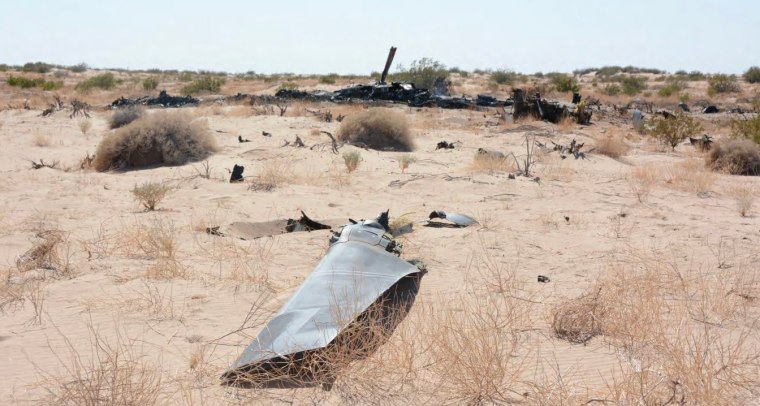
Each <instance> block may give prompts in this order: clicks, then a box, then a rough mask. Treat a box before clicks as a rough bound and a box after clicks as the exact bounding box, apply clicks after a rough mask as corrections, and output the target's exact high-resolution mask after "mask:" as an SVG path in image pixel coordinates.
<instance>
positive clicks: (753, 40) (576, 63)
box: [0, 0, 760, 74]
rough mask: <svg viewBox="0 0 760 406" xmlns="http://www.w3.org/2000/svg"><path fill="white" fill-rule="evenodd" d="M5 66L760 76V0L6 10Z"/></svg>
mask: <svg viewBox="0 0 760 406" xmlns="http://www.w3.org/2000/svg"><path fill="white" fill-rule="evenodd" d="M3 3H4V4H3V5H2V6H1V7H0V63H7V64H22V63H25V62H30V61H45V62H52V63H58V64H65V65H70V64H76V63H80V62H85V63H87V64H89V65H90V66H93V67H101V68H103V67H121V68H130V69H147V68H162V69H171V68H174V69H191V70H197V69H206V70H223V71H227V72H245V71H249V70H253V71H256V72H262V73H272V72H294V73H328V72H337V73H365V74H366V73H369V72H370V71H372V70H376V71H379V70H382V67H383V64H384V62H385V56H386V53H387V51H388V48H389V47H390V46H391V45H395V46H397V47H398V49H399V50H398V53H397V54H396V62H395V63H394V67H395V66H396V65H397V64H398V63H403V64H405V65H408V64H409V62H411V61H412V60H415V59H419V58H421V57H431V58H434V59H437V60H439V61H441V62H442V63H444V64H446V65H447V66H458V67H460V68H463V69H467V70H472V69H475V68H497V69H498V68H506V69H513V70H516V71H519V72H526V73H532V72H536V71H543V72H548V71H566V72H567V71H571V70H573V69H575V68H583V67H592V66H601V65H636V66H642V67H653V68H660V69H665V70H668V71H675V70H678V69H685V70H695V69H696V70H701V71H706V72H726V73H741V72H743V71H744V70H746V69H747V68H748V67H750V66H753V65H760V1H758V0H733V1H732V0H710V1H706V0H704V1H703V0H693V1H687V0H659V1H656V0H652V1H650V0H643V1H625V2H623V1H612V0H607V1H604V0H576V1H570V0H565V1H559V0H544V1H507V0H502V1H446V0H444V1H440V0H439V1H432V0H422V1H412V0H409V1H401V0H376V1H364V0H355V1H348V0H345V1H342V0H321V1H295V0H290V1H288V0H266V1H261V2H259V1H254V0H251V1H242V0H239V1H234V0H216V1H195V0H184V1H174V0H167V1H162V0H154V1H143V0H126V1H125V0H122V1H118V2H117V1H110V0H101V1H94V0H57V1H49V0H45V1H43V0H4V1H3Z"/></svg>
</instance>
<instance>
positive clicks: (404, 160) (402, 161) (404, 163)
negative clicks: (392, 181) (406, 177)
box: [398, 154, 417, 173]
mask: <svg viewBox="0 0 760 406" xmlns="http://www.w3.org/2000/svg"><path fill="white" fill-rule="evenodd" d="M415 162H417V158H415V157H414V156H413V155H411V154H406V155H402V156H401V158H399V159H398V167H399V168H401V173H405V172H406V170H407V168H409V165H411V164H413V163H415Z"/></svg>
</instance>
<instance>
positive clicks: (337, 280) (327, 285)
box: [221, 212, 425, 390]
mask: <svg viewBox="0 0 760 406" xmlns="http://www.w3.org/2000/svg"><path fill="white" fill-rule="evenodd" d="M383 217H384V218H385V221H383ZM387 219H388V217H387V212H385V213H383V214H382V215H381V216H380V217H378V218H377V219H375V220H368V221H360V222H357V223H355V224H350V225H346V226H344V227H343V228H342V229H341V231H340V232H339V233H335V235H334V236H333V237H332V238H331V244H330V248H329V249H328V250H327V253H326V254H325V256H324V257H323V258H322V260H321V261H320V262H319V264H317V266H316V267H315V269H314V271H313V272H312V273H311V274H310V275H309V277H308V278H307V279H306V280H305V281H304V282H303V284H302V285H301V287H300V288H299V289H298V291H297V292H296V293H295V294H294V295H293V297H291V299H290V300H289V301H288V302H287V303H286V304H285V305H284V306H283V307H282V308H281V309H280V311H278V312H277V314H276V315H275V316H274V317H273V318H272V319H271V320H270V321H269V323H267V325H266V326H265V327H264V328H263V329H262V330H261V331H260V332H259V334H258V335H257V336H256V338H255V339H254V340H253V342H252V343H251V344H250V345H249V346H248V348H246V349H245V351H243V353H242V354H241V355H240V357H239V358H238V359H237V360H236V361H235V362H234V363H233V364H232V365H231V366H230V368H229V369H228V370H227V371H225V372H224V374H222V376H221V381H222V384H224V385H229V386H238V387H280V388H282V387H286V388H298V387H310V386H317V385H322V387H323V388H324V389H328V390H329V389H330V388H331V387H332V384H333V382H334V381H335V380H336V378H337V374H338V373H339V372H340V369H341V368H343V367H345V366H347V365H348V363H350V362H351V361H354V360H358V359H362V358H366V357H368V356H369V355H371V354H372V353H373V352H374V351H375V350H377V348H379V346H380V345H382V344H383V343H384V342H385V341H386V340H387V338H388V337H390V335H391V334H392V333H393V331H394V330H395V328H396V326H397V325H398V323H399V322H400V321H401V320H402V319H403V317H404V316H405V315H406V313H407V312H408V311H409V310H410V309H411V306H412V305H413V303H414V299H415V297H416V294H417V292H418V291H419V284H420V281H421V278H422V275H424V273H425V271H424V268H422V267H419V266H415V265H414V264H412V263H410V262H407V261H405V260H403V259H401V258H399V257H398V254H399V253H400V247H399V245H397V244H396V242H395V241H394V240H393V238H392V237H391V236H390V234H388V232H387V231H388V229H387ZM394 316H395V317H394ZM378 327H381V328H379V329H378Z"/></svg>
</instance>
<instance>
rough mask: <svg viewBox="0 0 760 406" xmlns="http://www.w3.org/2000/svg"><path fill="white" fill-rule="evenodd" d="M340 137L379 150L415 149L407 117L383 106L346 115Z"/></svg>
mask: <svg viewBox="0 0 760 406" xmlns="http://www.w3.org/2000/svg"><path fill="white" fill-rule="evenodd" d="M338 139H339V140H341V141H344V142H348V143H351V144H359V145H361V144H363V145H366V146H367V147H369V148H372V149H378V150H393V151H404V152H409V151H411V150H412V149H414V143H413V141H412V136H411V133H410V131H409V122H408V121H407V119H406V117H405V116H404V115H403V114H401V113H398V112H395V111H391V110H387V109H381V108H374V109H369V110H366V111H362V112H360V113H355V114H352V115H350V116H348V117H346V118H345V119H344V120H343V122H342V123H341V126H340V129H339V130H338Z"/></svg>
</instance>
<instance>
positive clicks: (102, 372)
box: [37, 324, 162, 406]
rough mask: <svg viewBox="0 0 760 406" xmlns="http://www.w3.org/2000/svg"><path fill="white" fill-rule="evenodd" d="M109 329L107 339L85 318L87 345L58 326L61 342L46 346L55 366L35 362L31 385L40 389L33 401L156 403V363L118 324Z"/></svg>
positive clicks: (92, 405) (158, 387)
mask: <svg viewBox="0 0 760 406" xmlns="http://www.w3.org/2000/svg"><path fill="white" fill-rule="evenodd" d="M114 331H115V332H116V336H115V338H113V339H112V340H108V339H106V338H105V337H104V336H103V335H102V334H101V333H100V332H98V331H97V330H95V328H94V327H93V326H92V324H89V325H88V332H89V339H90V348H89V350H87V351H82V350H81V349H78V348H77V347H76V346H75V344H74V343H73V342H72V341H71V340H69V338H68V337H65V336H64V335H63V334H62V333H60V331H59V334H60V335H61V339H62V340H63V343H62V345H61V346H58V347H56V348H53V347H50V351H51V352H52V353H53V354H54V355H55V357H56V359H57V360H58V362H59V366H60V371H61V372H60V373H56V372H52V371H50V370H48V369H43V368H40V367H37V372H38V375H39V381H38V383H37V386H38V387H39V388H41V389H42V390H44V391H45V393H46V396H45V398H44V399H39V401H40V402H41V403H44V404H55V405H72V406H74V405H87V406H96V405H102V404H109V405H151V404H156V402H157V400H158V396H159V394H160V391H161V384H162V380H161V370H160V367H159V365H156V364H153V363H152V362H151V360H155V357H147V356H146V355H145V353H144V352H143V351H141V344H140V341H139V340H137V339H133V338H128V337H127V335H126V333H125V332H124V331H122V330H121V329H119V328H116V329H115V330H114ZM159 362H160V361H159Z"/></svg>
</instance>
